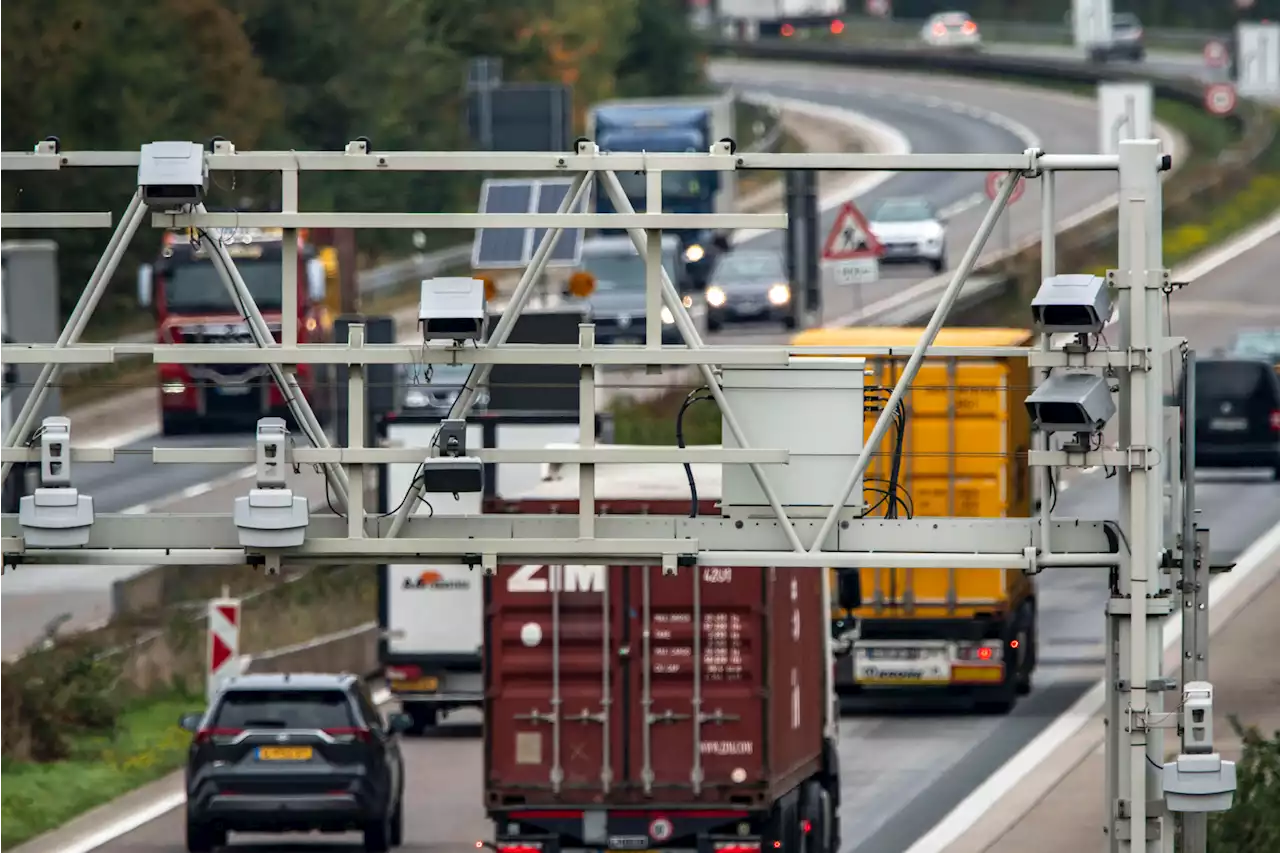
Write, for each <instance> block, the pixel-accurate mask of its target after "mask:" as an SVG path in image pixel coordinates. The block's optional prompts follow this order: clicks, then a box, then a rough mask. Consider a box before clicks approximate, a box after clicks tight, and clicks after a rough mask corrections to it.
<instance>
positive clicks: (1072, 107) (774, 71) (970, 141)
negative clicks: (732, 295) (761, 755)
mask: <svg viewBox="0 0 1280 853" xmlns="http://www.w3.org/2000/svg"><path fill="white" fill-rule="evenodd" d="M718 67H719V68H720V69H721V70H722V71H723V70H724V69H725V66H718ZM726 73H729V72H726ZM732 74H733V75H734V79H735V80H737V81H739V82H740V83H741V84H742V85H744V86H747V85H749V86H750V87H751V88H761V89H766V90H767V91H769V92H772V93H774V94H777V95H780V96H786V97H797V98H803V99H806V100H811V101H815V102H818V103H829V104H838V105H847V106H848V107H849V108H851V109H855V110H858V111H860V112H865V113H867V114H868V115H871V116H873V117H875V118H878V119H880V120H882V121H885V122H887V123H890V124H893V125H894V126H896V127H898V128H899V129H900V130H901V131H902V132H903V133H904V134H906V135H907V137H908V138H909V139H910V140H911V142H912V145H913V149H914V150H916V151H957V152H963V151H1000V150H1004V151H1020V150H1022V149H1023V148H1025V147H1027V145H1028V144H1030V143H1029V142H1028V141H1027V140H1024V139H1023V138H1021V137H1020V136H1019V134H1018V133H1015V132H1014V131H1012V130H1011V129H1010V127H1009V125H1008V123H1007V122H1004V123H1002V124H1003V126H1001V125H995V124H992V123H991V121H990V117H989V116H988V117H982V115H981V114H980V113H978V114H975V113H974V112H972V111H971V110H970V111H966V109H967V108H973V107H977V108H983V107H986V108H988V109H998V110H999V111H1000V112H1002V113H1003V114H1005V115H1006V116H1010V117H1016V119H1017V121H1018V122H1020V123H1022V124H1023V125H1025V126H1026V127H1027V128H1029V129H1030V131H1031V132H1032V133H1033V134H1035V135H1037V136H1039V137H1040V138H1041V139H1043V140H1048V141H1049V142H1047V143H1045V147H1046V148H1048V149H1050V150H1054V151H1063V152H1073V151H1087V150H1089V148H1090V146H1091V145H1092V142H1093V138H1094V131H1093V118H1092V109H1091V108H1089V107H1082V106H1080V105H1079V104H1078V103H1077V102H1073V101H1070V100H1069V99H1065V98H1061V97H1058V96H1055V95H1052V94H1046V93H1043V92H1035V91H1033V90H1017V89H1007V90H1006V89H1002V88H1000V87H993V86H990V85H988V84H979V85H971V84H965V83H962V82H959V81H946V80H931V79H926V78H916V77H910V76H907V75H893V76H889V75H881V74H871V73H866V72H832V71H831V70H830V69H825V70H824V71H823V73H822V74H821V75H816V74H814V73H812V71H806V70H803V69H796V68H794V67H793V68H789V69H788V68H784V67H781V66H780V67H777V68H769V69H760V68H759V67H756V68H755V70H751V71H747V70H742V69H741V68H740V67H739V68H737V70H732ZM983 178H984V176H982V175H946V174H944V175H920V174H904V175H900V176H895V177H894V178H892V179H890V180H889V181H888V182H887V183H885V184H883V185H882V186H881V187H880V188H879V189H878V190H876V191H875V195H884V194H900V193H912V194H914V193H921V194H925V195H927V196H928V197H929V198H930V199H931V200H932V201H933V202H934V203H935V204H936V205H938V206H939V207H947V206H957V205H958V206H961V207H963V206H965V205H967V204H968V203H969V202H971V201H973V199H974V197H975V195H976V194H978V193H980V192H981V190H982V185H983ZM1113 189H1114V178H1110V179H1109V178H1108V177H1107V176H1097V175H1095V176H1079V175H1073V176H1067V177H1066V178H1064V179H1062V180H1060V181H1059V204H1060V211H1061V213H1062V214H1063V215H1068V214H1070V213H1073V212H1076V211H1078V210H1080V209H1082V208H1084V207H1087V206H1089V205H1090V204H1092V203H1095V202H1097V201H1098V200H1100V199H1101V198H1103V197H1105V196H1106V195H1108V194H1109V193H1110V192H1112V191H1113ZM1018 205H1019V206H1018V207H1017V208H1016V213H1017V214H1018V215H1015V216H1014V217H1012V221H1011V223H1010V234H1011V236H1012V237H1013V238H1014V239H1017V238H1018V237H1020V236H1024V235H1026V234H1028V233H1033V232H1034V231H1036V230H1037V229H1038V227H1039V225H1038V216H1037V215H1034V212H1035V211H1038V206H1039V202H1038V197H1037V193H1036V190H1035V188H1034V187H1032V188H1031V189H1029V191H1028V192H1027V194H1026V195H1025V196H1024V197H1023V199H1022V201H1020V202H1019V203H1018ZM980 216H981V212H980V211H979V210H975V209H970V210H968V211H966V212H962V213H959V214H958V215H957V216H956V217H955V219H954V220H953V221H952V224H951V226H950V231H951V233H950V243H951V257H952V258H953V259H958V257H959V255H960V253H961V251H962V250H963V246H964V243H965V242H967V240H968V239H969V237H970V236H971V235H972V233H973V232H974V230H975V228H976V224H977V221H978V219H979V218H980ZM827 224H829V219H828V223H827ZM997 233H999V231H998V232H997ZM769 239H776V236H773V237H771V236H766V237H764V238H762V240H769ZM997 245H998V244H997ZM995 247H996V246H993V248H995ZM923 275H924V273H923V271H916V270H914V269H909V268H908V269H904V270H901V271H900V272H898V273H893V274H891V275H890V276H887V277H886V279H885V280H883V281H882V282H880V283H879V284H877V285H875V286H873V287H872V288H869V289H868V292H867V293H865V294H863V295H862V299H863V300H864V301H866V302H871V301H875V300H877V299H882V298H884V297H885V296H888V295H891V294H892V293H894V292H895V291H896V290H897V289H899V288H903V287H905V286H907V285H909V284H912V283H914V282H915V281H917V280H919V279H920V278H921V277H923ZM1214 280H1215V281H1221V280H1223V277H1222V276H1218V275H1215V276H1214ZM1241 287H1242V288H1245V289H1247V286H1246V285H1241ZM825 296H826V299H827V317H828V318H833V317H835V316H838V315H840V314H843V313H847V312H849V311H852V310H854V309H855V308H856V307H857V302H856V297H855V295H854V294H852V293H849V292H847V291H839V290H836V289H834V288H828V290H827V291H826V294H825ZM1223 328H1224V329H1225V328H1229V326H1228V325H1224V326H1223ZM725 336H726V337H730V336H733V337H749V338H750V339H753V340H754V339H757V338H758V339H759V340H761V341H765V340H770V339H773V340H777V339H778V335H777V334H776V333H773V332H772V330H756V331H754V332H746V333H735V332H727V333H726V335H725ZM149 443H151V442H150V440H148V441H146V442H144V444H149ZM165 467H166V468H168V467H170V466H165ZM1109 487H1110V484H1109V483H1106V482H1105V481H1103V480H1101V479H1097V478H1094V479H1090V478H1088V477H1085V478H1082V479H1081V480H1080V481H1079V483H1078V484H1076V485H1075V486H1074V487H1073V488H1072V489H1071V490H1070V491H1069V492H1068V493H1067V494H1065V495H1064V496H1063V501H1061V502H1060V504H1061V505H1060V507H1059V509H1060V510H1062V511H1063V512H1066V511H1067V510H1068V504H1067V499H1068V498H1069V497H1070V499H1072V500H1080V501H1084V502H1085V503H1086V504H1087V503H1089V500H1090V498H1089V496H1090V495H1092V496H1093V500H1095V501H1098V502H1103V503H1105V501H1106V500H1107V499H1108V498H1107V496H1108V495H1109V494H1113V491H1114V490H1112V489H1110V488H1109ZM141 494H142V492H136V493H134V494H132V495H121V496H120V497H119V498H118V500H120V501H125V500H128V501H132V502H137V501H138V500H140V499H142V500H145V499H146V498H145V497H144V498H139V495H141ZM1077 495H1079V496H1081V497H1079V498H1077V497H1076V496H1077ZM1111 500H1114V498H1111ZM188 503H190V502H188ZM1273 517H1274V514H1273ZM1253 532H1254V531H1253V530H1252V528H1248V529H1246V528H1245V527H1241V528H1239V529H1236V530H1234V531H1232V530H1228V531H1224V533H1223V534H1222V535H1221V536H1219V537H1218V538H1217V540H1216V544H1217V545H1218V546H1221V547H1224V548H1226V547H1228V545H1229V544H1230V542H1231V541H1232V540H1235V539H1238V540H1239V542H1238V545H1233V546H1231V547H1236V548H1242V547H1243V546H1244V545H1245V544H1247V541H1248V537H1251V536H1252V534H1253ZM1233 533H1234V536H1233V535H1232V534H1233ZM1044 590H1045V592H1044V593H1043V599H1044V600H1045V602H1046V604H1045V605H1044V606H1045V607H1046V609H1047V612H1046V613H1045V624H1046V627H1045V629H1044V642H1045V643H1046V645H1047V646H1048V648H1047V649H1046V657H1048V658H1049V661H1048V662H1046V665H1045V666H1044V667H1043V669H1042V670H1041V673H1040V676H1041V677H1040V681H1039V683H1038V686H1037V689H1036V691H1035V692H1034V693H1033V695H1032V696H1031V697H1029V698H1028V699H1027V700H1026V701H1024V702H1023V703H1021V705H1020V706H1019V708H1018V709H1017V710H1016V711H1015V712H1014V714H1013V715H1012V716H1011V717H1010V718H1004V719H995V718H979V717H973V716H962V715H955V716H939V715H930V716H916V717H903V716H901V715H894V716H875V715H869V716H860V717H854V718H849V719H846V720H845V722H844V724H843V725H842V745H841V748H842V755H843V757H844V761H843V769H844V779H845V782H844V784H845V786H846V791H845V796H844V810H843V815H842V817H843V821H844V834H845V838H846V839H847V844H846V846H847V848H849V849H854V848H855V847H856V849H858V850H860V851H891V850H892V851H901V850H903V849H904V848H905V846H906V844H908V843H909V842H910V840H911V839H913V838H914V837H916V835H918V834H919V833H921V832H923V831H924V830H926V829H927V828H928V826H929V825H930V824H931V822H932V820H933V819H934V818H936V817H939V816H941V815H942V814H945V812H946V811H947V810H949V809H950V808H951V807H952V806H953V805H954V804H955V802H957V801H958V799H959V798H960V797H961V796H963V794H964V793H966V792H967V791H968V790H970V789H971V788H972V787H973V785H974V784H976V782H977V781H978V780H980V779H981V778H982V777H983V776H984V775H985V774H986V773H987V772H989V770H990V769H992V768H994V767H995V766H998V764H999V763H1000V762H1001V761H1002V760H1003V757H1004V756H1005V755H1007V754H1008V753H1010V752H1012V751H1013V750H1016V749H1017V748H1018V747H1019V746H1021V744H1022V743H1025V742H1026V740H1028V739H1029V738H1030V737H1032V736H1033V735H1034V734H1035V733H1036V732H1037V731H1038V730H1039V729H1040V728H1041V727H1042V726H1043V725H1044V724H1045V723H1046V722H1047V721H1048V720H1049V719H1051V718H1052V717H1053V716H1054V715H1055V714H1056V713H1057V712H1058V711H1059V710H1061V709H1062V708H1063V707H1065V706H1066V705H1067V704H1068V703H1069V702H1070V701H1071V698H1070V697H1073V696H1074V695H1075V694H1076V693H1078V692H1079V690H1080V689H1081V687H1082V686H1083V685H1085V684H1086V683H1088V681H1089V679H1090V678H1091V677H1092V674H1091V672H1089V671H1088V670H1089V657H1088V656H1089V654H1090V653H1091V652H1090V650H1089V649H1088V648H1087V645H1088V644H1089V643H1090V642H1095V640H1091V639H1090V638H1092V637H1093V636H1094V635H1095V634H1096V633H1098V632H1100V629H1101V617H1100V614H1101V609H1100V608H1101V604H1100V601H1101V596H1102V593H1103V590H1102V587H1101V586H1100V585H1098V584H1097V583H1096V582H1095V581H1094V579H1091V578H1089V577H1082V576H1079V575H1074V576H1061V577H1059V576H1046V577H1045V579H1044ZM1091 620H1092V621H1091ZM1095 623H1096V626H1097V629H1098V630H1097V631H1093V630H1092V629H1091V628H1090V627H1089V626H1092V625H1094V624H1095ZM1082 645H1083V646H1085V647H1086V648H1084V649H1083V652H1084V657H1083V666H1082V665H1081V664H1080V663H1079V662H1076V663H1071V661H1070V657H1071V655H1078V654H1079V653H1080V652H1081V648H1080V647H1081V646H1082ZM1093 654H1095V655H1096V653H1093ZM1055 655H1057V656H1058V657H1059V658H1066V661H1065V662H1064V663H1061V664H1055V663H1053V662H1052V661H1053V658H1054V656H1055ZM997 729H998V731H999V735H998V737H997V735H996V733H997ZM475 734H476V732H475V730H474V729H470V730H468V729H466V728H465V727H464V728H462V729H461V730H459V729H457V728H456V727H454V726H449V727H448V728H447V730H446V731H445V732H442V734H441V736H439V737H434V738H430V739H423V740H416V741H412V742H410V743H409V745H408V748H407V760H408V763H409V768H410V782H409V796H410V798H411V800H412V803H413V806H412V808H411V809H410V810H409V811H408V816H409V822H408V827H407V836H408V839H407V840H408V844H407V846H406V847H405V848H404V849H406V850H461V849H463V846H464V845H469V844H471V843H472V842H473V841H474V840H475V839H476V838H478V837H482V836H484V835H485V834H486V832H487V830H488V827H487V826H486V825H485V821H484V819H483V813H482V811H481V809H480V805H479V804H480V788H481V778H480V756H481V749H480V744H479V742H478V740H476V739H475V737H474V735H475ZM962 759H964V760H963V761H962ZM442 768H444V769H442ZM180 843H181V822H180V814H177V813H174V814H170V815H167V816H166V817H164V818H161V819H160V820H157V821H155V822H153V823H151V824H147V825H146V826H144V827H142V828H140V829H139V830H137V831H135V832H134V833H131V834H130V835H128V836H125V837H123V838H121V839H119V840H118V841H116V842H113V843H111V844H109V845H107V846H106V847H105V848H102V849H104V850H107V851H112V853H123V851H158V850H172V849H178V845H179V844H180ZM269 849H282V848H280V847H275V846H272V847H270V848H269ZM283 849H288V848H287V847H286V848H283Z"/></svg>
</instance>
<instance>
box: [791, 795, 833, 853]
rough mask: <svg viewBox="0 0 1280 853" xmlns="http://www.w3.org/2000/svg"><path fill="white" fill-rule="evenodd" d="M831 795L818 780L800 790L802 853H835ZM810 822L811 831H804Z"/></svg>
mask: <svg viewBox="0 0 1280 853" xmlns="http://www.w3.org/2000/svg"><path fill="white" fill-rule="evenodd" d="M832 813H833V809H832V808H831V795H830V794H828V793H827V789H826V788H824V787H822V784H821V783H819V782H817V781H816V780H812V779H811V780H810V781H808V782H805V783H804V786H803V787H802V788H801V789H800V820H801V828H800V830H801V838H800V843H801V848H800V849H801V851H802V853H835V851H836V848H835V847H834V846H833V843H834V840H835V838H834V835H833V834H832V832H831V830H832V826H831V816H832ZM805 821H808V825H809V831H808V832H805V831H804V822H805Z"/></svg>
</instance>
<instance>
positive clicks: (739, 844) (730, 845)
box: [716, 841, 782, 853]
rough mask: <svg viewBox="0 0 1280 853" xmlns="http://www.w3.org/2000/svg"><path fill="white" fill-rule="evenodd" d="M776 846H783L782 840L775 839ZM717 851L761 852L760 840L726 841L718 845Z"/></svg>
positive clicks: (719, 852)
mask: <svg viewBox="0 0 1280 853" xmlns="http://www.w3.org/2000/svg"><path fill="white" fill-rule="evenodd" d="M773 844H774V846H775V847H779V848H780V847H782V842H781V841H775V842H774V843H773ZM716 853H760V842H758V841H726V842H721V843H719V844H717V845H716Z"/></svg>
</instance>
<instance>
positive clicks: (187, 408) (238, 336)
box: [138, 228, 333, 435]
mask: <svg viewBox="0 0 1280 853" xmlns="http://www.w3.org/2000/svg"><path fill="white" fill-rule="evenodd" d="M209 239H210V238H208V237H204V238H202V239H201V240H191V239H189V238H188V237H186V236H185V235H182V234H177V233H173V232H169V233H166V234H165V236H164V247H163V251H162V253H161V257H160V258H159V259H158V260H157V261H156V263H155V264H154V266H152V265H148V266H144V267H143V268H142V269H141V270H140V271H139V276H138V299H139V302H141V303H142V304H143V305H144V306H145V305H149V304H151V303H152V302H153V299H152V292H151V291H152V287H153V286H154V290H155V293H154V310H155V314H156V319H157V323H158V329H157V333H156V339H157V341H158V342H159V343H162V344H181V343H198V344H215V343H233V344H245V343H252V342H253V337H252V336H251V335H250V332H249V326H248V324H247V322H246V320H245V319H244V312H243V310H242V309H241V308H240V306H239V305H237V304H236V303H235V301H233V300H232V298H231V295H230V294H229V293H227V290H226V287H225V286H224V285H223V283H222V279H221V277H220V276H219V274H218V271H217V269H216V267H214V265H213V261H212V260H211V259H210V254H209V248H208V246H207V245H206V244H207V241H208V240H209ZM282 239H283V232H281V231H280V230H279V229H250V228H241V229H238V230H237V231H236V232H235V236H234V238H233V239H231V240H228V241H227V243H226V246H227V252H228V253H229V254H230V256H231V258H232V260H233V261H234V262H235V265H236V269H238V270H239V271H240V274H241V276H242V277H243V278H244V281H245V284H246V285H248V288H249V292H250V293H251V294H253V298H254V301H255V302H256V303H257V305H258V308H259V310H260V311H261V312H262V316H263V319H265V320H266V321H267V325H268V326H269V327H270V329H271V332H272V334H273V336H274V337H275V339H276V340H277V341H279V340H280V318H281V314H280V309H281V274H280V262H281V256H282V252H283V243H282V242H281V241H282ZM332 277H333V276H332V274H328V273H327V272H326V264H325V263H324V262H323V261H322V260H321V259H320V258H319V257H318V256H317V251H316V249H315V247H313V246H312V245H311V244H310V243H309V242H307V240H306V239H305V236H304V235H301V234H300V235H299V238H298V342H299V343H325V342H328V341H330V340H331V338H332V333H333V321H332V317H333V314H332V311H330V309H329V307H328V306H327V305H326V303H325V295H326V290H327V289H329V288H328V282H327V280H326V279H328V278H332ZM296 375H297V377H298V385H299V386H300V387H301V388H302V392H303V394H304V395H305V396H306V397H307V399H308V400H309V401H310V402H311V405H312V407H313V408H314V409H315V410H316V413H317V416H318V417H320V418H321V419H322V420H323V419H324V415H325V412H326V409H327V408H328V403H329V400H328V399H327V394H325V393H324V392H323V390H322V389H324V388H325V387H326V385H327V383H326V381H325V377H326V373H325V372H324V369H323V368H322V367H320V366H317V365H308V364H300V365H298V367H297V374H296ZM159 379H160V389H159V390H160V414H161V421H162V427H163V432H164V434H165V435H174V434H178V433H183V432H188V431H192V430H196V429H198V428H199V427H200V426H201V425H204V424H207V423H209V422H210V421H218V422H223V423H231V424H233V425H235V426H240V427H248V428H252V425H253V424H255V423H256V422H257V420H258V419H259V418H261V417H266V416H270V415H276V416H281V417H285V418H286V419H289V420H292V418H291V416H290V415H289V413H288V406H287V405H286V403H285V400H284V396H283V395H282V394H281V393H280V389H279V388H277V387H276V384H275V382H274V381H273V380H272V378H271V374H270V372H269V371H268V370H267V368H266V366H265V365H246V364H198V365H197V364H161V365H159Z"/></svg>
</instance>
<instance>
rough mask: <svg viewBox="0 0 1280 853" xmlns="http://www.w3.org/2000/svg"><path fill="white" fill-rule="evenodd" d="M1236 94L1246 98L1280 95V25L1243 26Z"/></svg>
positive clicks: (1239, 39) (1237, 35)
mask: <svg viewBox="0 0 1280 853" xmlns="http://www.w3.org/2000/svg"><path fill="white" fill-rule="evenodd" d="M1236 42H1237V44H1239V45H1240V57H1239V62H1237V63H1236V91H1237V94H1240V95H1243V96H1244V97H1246V98H1250V97H1269V96H1272V95H1280V23H1265V24H1260V23H1247V24H1240V26H1239V29H1238V31H1237V34H1236Z"/></svg>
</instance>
